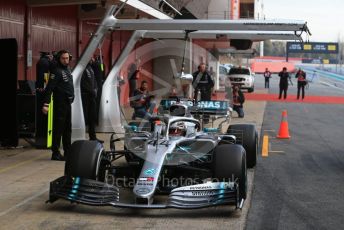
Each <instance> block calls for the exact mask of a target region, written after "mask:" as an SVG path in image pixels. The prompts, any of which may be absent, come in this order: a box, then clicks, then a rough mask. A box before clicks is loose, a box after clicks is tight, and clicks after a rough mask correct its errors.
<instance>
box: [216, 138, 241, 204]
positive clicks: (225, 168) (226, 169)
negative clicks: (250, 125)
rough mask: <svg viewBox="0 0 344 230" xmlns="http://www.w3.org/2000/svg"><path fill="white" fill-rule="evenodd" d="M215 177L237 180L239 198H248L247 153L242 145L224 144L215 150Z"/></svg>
mask: <svg viewBox="0 0 344 230" xmlns="http://www.w3.org/2000/svg"><path fill="white" fill-rule="evenodd" d="M213 177H214V178H215V179H218V180H220V181H233V180H234V181H237V183H238V185H239V200H242V199H246V195H247V169H246V153H245V149H244V148H243V147H242V146H241V145H236V144H223V145H218V146H217V147H216V148H215V150H214V159H213Z"/></svg>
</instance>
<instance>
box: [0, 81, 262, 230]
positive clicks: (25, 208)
mask: <svg viewBox="0 0 344 230" xmlns="http://www.w3.org/2000/svg"><path fill="white" fill-rule="evenodd" d="M257 84H258V88H262V81H260V82H259V83H257ZM258 91H259V90H258ZM262 92H265V91H264V90H262ZM265 104H266V103H265V102H250V101H248V102H246V103H245V112H246V115H245V119H238V118H236V117H237V115H236V114H235V115H234V119H233V120H232V123H243V122H249V123H255V124H256V125H257V128H258V130H260V127H261V125H262V121H263V114H264V109H265ZM127 112H128V111H127ZM130 115H131V113H130V112H128V116H129V117H130ZM99 138H101V139H103V140H109V135H99ZM20 144H21V145H23V147H24V148H22V149H11V150H9V149H5V150H0V226H1V227H0V229H105V228H110V229H243V228H244V227H245V221H246V217H247V213H248V210H249V207H250V197H251V195H250V194H251V191H252V184H253V180H254V170H252V169H251V170H249V172H248V183H249V184H248V188H249V194H248V199H247V201H246V202H245V205H244V208H243V210H242V211H239V210H234V208H233V207H214V208H207V209H199V210H187V211H186V210H176V209H168V210H131V209H123V208H113V207H90V206H84V205H76V204H70V203H69V202H67V201H64V200H58V201H57V202H55V203H54V204H45V201H46V200H47V199H48V188H49V182H50V181H52V180H54V179H56V178H58V177H60V176H62V175H63V172H64V163H63V162H56V161H50V151H48V150H37V149H34V148H32V147H30V146H29V145H28V143H26V142H25V141H23V140H21V142H20ZM105 145H106V146H107V147H108V146H109V142H108V141H106V143H105Z"/></svg>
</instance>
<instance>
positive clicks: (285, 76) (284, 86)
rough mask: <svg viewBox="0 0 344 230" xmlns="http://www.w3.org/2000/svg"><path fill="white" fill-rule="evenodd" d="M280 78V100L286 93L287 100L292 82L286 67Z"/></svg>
mask: <svg viewBox="0 0 344 230" xmlns="http://www.w3.org/2000/svg"><path fill="white" fill-rule="evenodd" d="M278 76H279V77H280V82H279V88H280V91H279V97H278V99H281V98H282V93H284V96H283V98H284V99H286V98H287V91H288V84H289V83H288V82H289V80H290V75H289V73H288V71H287V68H286V67H283V70H282V71H281V72H280V73H279V74H278Z"/></svg>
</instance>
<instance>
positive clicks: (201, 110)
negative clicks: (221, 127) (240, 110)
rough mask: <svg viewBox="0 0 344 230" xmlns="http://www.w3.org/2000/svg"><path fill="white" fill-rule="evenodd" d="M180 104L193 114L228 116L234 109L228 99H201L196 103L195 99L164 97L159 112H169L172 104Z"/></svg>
mask: <svg viewBox="0 0 344 230" xmlns="http://www.w3.org/2000/svg"><path fill="white" fill-rule="evenodd" d="M178 104H179V105H184V106H186V107H187V108H188V111H189V112H190V113H191V114H207V115H217V116H226V115H228V114H229V113H230V112H231V111H232V108H231V107H230V104H229V102H228V101H199V102H196V103H194V102H193V100H189V99H185V100H176V99H163V100H161V101H160V106H159V113H162V114H164V113H168V112H169V109H170V107H171V106H172V105H178Z"/></svg>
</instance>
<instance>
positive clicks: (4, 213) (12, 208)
mask: <svg viewBox="0 0 344 230" xmlns="http://www.w3.org/2000/svg"><path fill="white" fill-rule="evenodd" d="M48 191H49V187H47V188H45V189H43V190H42V191H40V192H39V193H36V194H35V195H33V196H30V197H28V198H26V199H25V200H23V201H21V202H19V203H18V204H16V205H13V206H12V207H10V208H9V209H7V210H5V211H2V212H0V217H2V216H5V215H7V214H8V213H10V212H11V211H13V210H15V209H17V208H19V207H21V206H23V205H25V204H27V203H29V202H30V201H32V200H34V199H36V198H37V197H39V196H41V195H43V194H44V193H46V192H48Z"/></svg>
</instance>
